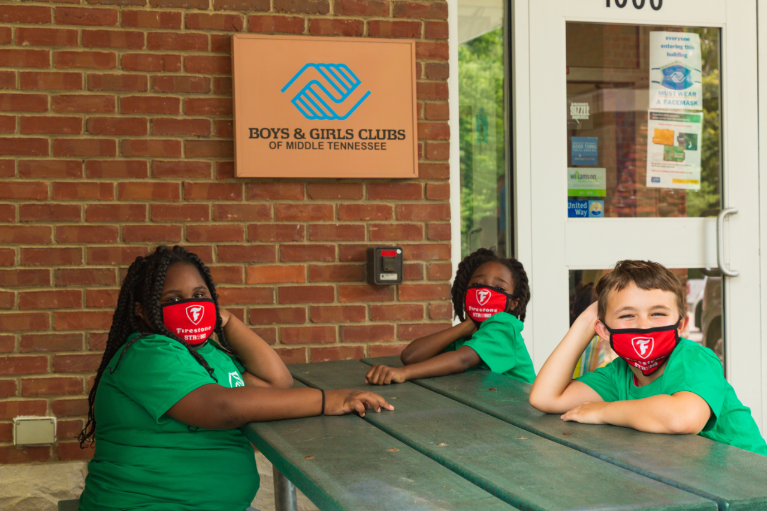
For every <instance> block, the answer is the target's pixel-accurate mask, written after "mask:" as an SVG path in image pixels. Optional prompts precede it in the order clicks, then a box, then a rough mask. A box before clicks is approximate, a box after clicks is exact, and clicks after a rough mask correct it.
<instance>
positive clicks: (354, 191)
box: [308, 183, 364, 200]
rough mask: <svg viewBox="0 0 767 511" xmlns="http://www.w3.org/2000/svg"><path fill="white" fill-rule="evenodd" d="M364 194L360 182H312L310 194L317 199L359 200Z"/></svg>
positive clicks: (311, 197) (309, 187)
mask: <svg viewBox="0 0 767 511" xmlns="http://www.w3.org/2000/svg"><path fill="white" fill-rule="evenodd" d="M363 194H364V190H363V185H362V184H359V183H310V184H309V186H308V195H309V198H310V199H315V200H359V199H362V197H363Z"/></svg>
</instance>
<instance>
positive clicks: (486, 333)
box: [463, 313, 526, 374]
mask: <svg viewBox="0 0 767 511" xmlns="http://www.w3.org/2000/svg"><path fill="white" fill-rule="evenodd" d="M501 314H502V313H499V314H496V315H494V316H491V317H490V318H488V319H486V320H485V321H483V322H482V324H481V325H480V327H479V330H477V331H476V332H474V333H473V334H472V336H471V337H470V338H469V339H468V340H466V342H464V343H463V346H468V347H469V348H471V349H473V350H474V351H476V352H477V355H479V358H481V359H482V362H484V363H485V364H486V365H487V367H488V368H489V369H490V370H491V371H493V372H494V373H500V374H503V373H505V372H507V371H509V370H511V369H512V368H514V366H515V365H516V363H517V350H518V349H519V348H520V346H517V343H518V342H520V341H521V339H519V337H520V336H519V333H518V332H517V331H516V329H515V328H514V326H513V325H512V324H511V322H510V321H507V320H505V319H504V318H503V317H502V315H501ZM521 342H523V341H521ZM525 349H526V348H525Z"/></svg>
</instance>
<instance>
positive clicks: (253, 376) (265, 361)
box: [182, 309, 293, 422]
mask: <svg viewBox="0 0 767 511" xmlns="http://www.w3.org/2000/svg"><path fill="white" fill-rule="evenodd" d="M221 320H222V322H223V328H224V333H225V334H226V339H227V341H229V344H230V345H231V346H232V349H233V350H234V351H235V353H237V356H238V357H240V359H241V360H242V362H243V365H244V366H245V369H246V371H247V372H246V373H244V374H243V375H242V378H243V380H244V382H245V384H246V385H250V386H255V387H268V388H275V389H289V388H291V387H292V386H293V377H292V376H291V375H290V371H288V368H287V367H285V364H284V363H283V362H282V359H281V358H280V356H279V355H277V353H276V352H275V351H274V350H273V349H272V347H271V346H269V345H268V344H267V343H266V341H264V340H263V339H262V338H261V337H259V336H258V335H257V334H256V333H255V332H253V331H252V330H251V329H250V328H248V327H247V326H245V324H244V323H243V322H242V321H240V320H239V319H237V318H236V317H234V316H232V314H231V313H229V312H227V311H225V310H223V309H221ZM182 422H183V421H182Z"/></svg>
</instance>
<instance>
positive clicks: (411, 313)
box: [370, 303, 423, 322]
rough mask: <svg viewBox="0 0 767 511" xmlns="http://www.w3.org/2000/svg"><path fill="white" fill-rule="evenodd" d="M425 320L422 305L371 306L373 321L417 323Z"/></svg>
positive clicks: (371, 318)
mask: <svg viewBox="0 0 767 511" xmlns="http://www.w3.org/2000/svg"><path fill="white" fill-rule="evenodd" d="M421 319H423V305H420V304H404V303H403V304H397V305H371V306H370V320H371V321H392V322H399V321H417V320H421Z"/></svg>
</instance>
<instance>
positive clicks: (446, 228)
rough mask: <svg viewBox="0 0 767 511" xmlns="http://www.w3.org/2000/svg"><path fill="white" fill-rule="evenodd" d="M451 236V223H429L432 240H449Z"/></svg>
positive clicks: (430, 238) (429, 236)
mask: <svg viewBox="0 0 767 511" xmlns="http://www.w3.org/2000/svg"><path fill="white" fill-rule="evenodd" d="M450 236H451V227H450V224H429V234H428V238H429V240H431V241H449V240H450Z"/></svg>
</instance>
